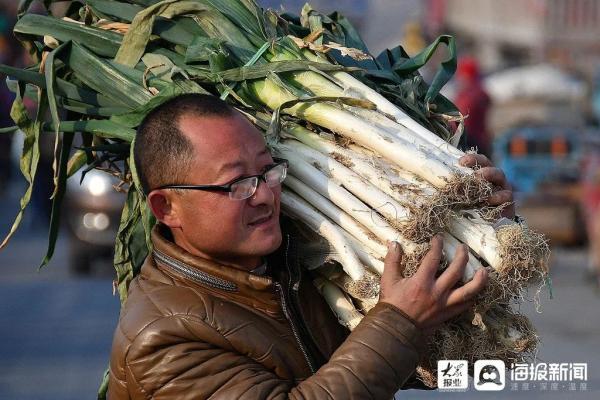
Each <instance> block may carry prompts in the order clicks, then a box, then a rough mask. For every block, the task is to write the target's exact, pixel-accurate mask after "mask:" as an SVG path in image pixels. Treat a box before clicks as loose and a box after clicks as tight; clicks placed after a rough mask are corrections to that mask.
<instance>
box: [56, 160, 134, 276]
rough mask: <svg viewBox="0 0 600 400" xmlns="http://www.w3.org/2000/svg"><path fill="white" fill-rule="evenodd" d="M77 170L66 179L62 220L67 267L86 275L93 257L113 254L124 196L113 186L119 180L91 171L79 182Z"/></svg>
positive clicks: (106, 174)
mask: <svg viewBox="0 0 600 400" xmlns="http://www.w3.org/2000/svg"><path fill="white" fill-rule="evenodd" d="M80 180H81V171H80V172H78V175H75V176H73V177H71V178H69V180H68V181H67V182H68V186H67V193H66V196H65V203H66V204H65V206H64V209H65V210H69V212H68V213H66V215H65V220H66V223H67V226H68V231H69V270H70V271H71V272H72V273H74V274H79V275H87V274H89V273H91V271H92V264H93V262H94V261H95V260H96V259H99V258H103V257H110V259H111V260H112V256H113V254H114V246H115V237H116V234H117V230H118V227H119V221H120V217H121V210H122V209H123V203H124V202H125V195H124V194H123V193H119V192H118V191H116V190H115V189H114V188H113V185H117V184H118V183H119V180H118V179H117V178H116V177H114V176H112V175H110V174H108V173H106V172H103V171H98V170H95V169H94V170H91V171H89V172H87V173H86V174H85V176H84V179H83V181H81V184H80Z"/></svg>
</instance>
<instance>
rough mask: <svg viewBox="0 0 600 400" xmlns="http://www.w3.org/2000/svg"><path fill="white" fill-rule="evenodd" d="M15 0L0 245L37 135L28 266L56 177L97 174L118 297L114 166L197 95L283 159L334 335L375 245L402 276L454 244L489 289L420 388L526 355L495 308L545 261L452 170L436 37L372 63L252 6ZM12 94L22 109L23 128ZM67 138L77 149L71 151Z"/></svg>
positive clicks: (142, 245) (371, 293)
mask: <svg viewBox="0 0 600 400" xmlns="http://www.w3.org/2000/svg"><path fill="white" fill-rule="evenodd" d="M31 2H32V1H31V0H29V1H28V0H25V1H23V2H22V5H21V9H20V15H19V16H20V18H19V20H18V22H17V24H16V26H15V28H14V32H15V34H16V36H17V37H18V38H19V39H20V40H21V41H22V42H23V44H24V45H25V46H26V47H27V49H29V51H30V53H31V55H32V57H33V59H34V60H36V64H35V65H33V66H31V67H29V68H26V69H17V68H12V67H9V66H0V71H1V72H3V73H5V74H7V75H8V76H9V77H10V79H9V80H8V81H7V82H8V84H9V87H10V88H11V89H12V90H13V91H14V92H15V93H16V94H17V99H16V100H15V103H14V105H13V109H12V113H11V115H12V117H13V119H14V120H15V123H16V127H14V129H4V130H3V131H4V132H7V131H11V130H16V129H20V130H21V131H22V132H23V133H24V134H25V145H24V150H23V157H22V163H21V169H22V172H23V174H24V176H25V177H26V179H27V180H28V182H29V188H28V190H27V192H26V193H25V195H24V196H23V199H22V201H21V211H20V213H19V215H18V216H17V219H16V221H15V224H14V225H13V228H12V229H11V232H10V234H9V235H8V237H7V238H6V239H5V241H4V243H3V244H2V246H3V245H4V244H6V241H7V240H8V239H9V237H10V236H11V235H12V233H13V232H14V231H15V229H16V228H17V227H18V225H19V222H20V219H21V216H22V213H23V210H24V208H25V207H26V205H27V203H28V202H29V198H30V195H31V190H32V185H33V183H34V182H33V177H34V175H35V171H36V168H37V162H38V159H39V143H38V141H39V135H40V133H41V132H43V131H50V132H54V133H55V134H56V139H57V141H56V144H57V147H56V151H55V153H56V162H55V192H54V194H53V209H52V217H51V227H50V240H49V247H48V252H47V255H46V257H45V259H44V261H43V264H45V263H47V261H48V260H49V259H50V257H52V253H53V251H54V244H55V242H56V236H57V232H58V221H59V219H60V215H59V212H60V203H61V199H62V197H63V195H64V191H65V182H66V179H67V178H68V177H70V176H71V175H73V174H74V173H75V172H76V171H77V170H79V169H81V168H86V169H87V170H89V169H92V168H101V169H104V170H109V171H111V172H112V173H113V174H117V175H119V176H120V177H121V179H122V180H123V181H124V182H126V183H127V184H129V191H128V196H127V201H126V204H125V207H124V210H123V216H122V220H121V225H120V228H119V233H118V237H117V242H116V248H115V250H116V254H115V267H116V269H117V273H118V283H119V285H118V288H119V293H120V295H121V298H122V300H124V299H125V297H126V294H127V285H128V283H129V282H130V280H131V278H132V277H133V276H135V274H136V273H137V271H138V270H139V267H140V265H141V262H142V261H143V259H144V257H145V256H146V255H147V254H148V249H149V248H150V241H149V231H150V228H151V226H152V225H153V223H154V220H153V218H152V216H151V214H150V212H149V210H148V208H147V206H146V204H145V203H144V201H143V195H142V194H141V192H140V186H139V184H138V180H137V175H136V172H135V168H134V165H133V163H132V162H131V160H132V158H131V157H130V154H131V147H133V146H130V145H131V144H132V143H133V142H134V138H135V128H136V127H137V126H138V125H139V123H140V122H141V120H142V119H143V117H144V116H145V115H146V113H147V112H148V111H149V110H150V109H152V108H153V107H154V106H156V105H157V104H159V103H161V102H163V101H165V100H166V99H169V98H171V97H172V96H174V95H177V94H180V93H190V92H194V93H211V94H213V95H216V96H220V97H221V98H223V99H227V101H229V102H230V103H231V104H233V105H234V106H235V107H236V108H237V109H239V110H240V111H241V112H243V113H244V114H245V115H247V116H248V118H249V119H250V120H251V121H253V122H254V123H255V124H256V126H258V127H259V128H260V129H261V130H262V131H263V132H265V137H266V139H267V142H268V144H269V146H270V147H271V148H272V151H273V152H274V153H275V154H277V155H279V156H282V157H284V158H287V159H288V160H289V161H290V171H289V177H288V178H287V179H286V181H285V182H284V184H285V188H284V191H283V194H282V208H283V211H284V213H286V214H288V215H289V216H291V217H293V218H294V219H296V220H297V221H298V222H299V223H300V224H302V225H303V226H304V227H305V228H308V229H309V230H311V231H312V232H314V233H315V234H317V235H318V237H319V238H320V241H321V242H322V243H324V249H325V250H323V249H321V250H315V251H316V252H317V253H318V252H321V254H325V255H324V257H322V258H321V259H320V261H319V262H314V263H312V264H311V263H307V264H311V265H310V268H314V273H315V276H316V278H315V285H316V286H317V287H318V288H319V290H320V291H321V293H322V294H323V296H324V298H325V299H326V300H327V302H328V303H329V304H330V306H331V307H332V309H333V311H334V312H335V313H336V315H337V316H338V318H339V320H340V322H341V323H342V324H344V325H346V326H347V327H348V328H350V329H353V328H354V327H355V326H356V325H357V324H358V323H359V322H360V320H361V318H362V317H363V315H364V313H365V312H367V311H368V310H369V309H370V308H371V307H373V306H374V305H375V304H376V302H377V296H378V292H379V287H378V281H379V275H381V273H382V271H383V261H382V260H383V257H384V256H385V253H386V246H385V244H386V242H387V241H389V240H396V241H399V242H400V243H401V245H402V247H403V248H404V251H405V253H406V255H407V256H406V257H405V259H404V263H405V264H406V265H405V274H406V275H409V274H412V273H414V271H415V269H416V268H417V267H418V265H419V260H420V258H421V257H422V255H423V254H424V252H425V251H426V250H427V246H428V245H427V243H428V241H429V239H430V238H431V237H432V236H433V235H434V234H436V233H438V232H442V233H443V236H444V253H445V256H446V258H447V259H451V258H452V256H453V255H454V253H455V251H456V249H457V246H459V244H460V243H461V242H462V243H465V244H467V245H468V247H469V248H470V257H469V263H468V266H467V269H466V272H465V275H464V277H463V280H464V281H468V280H469V279H471V278H472V277H473V275H474V273H475V271H476V270H478V269H480V268H488V269H489V270H490V276H491V281H490V283H489V285H488V289H487V291H486V293H484V295H482V296H481V297H480V299H479V301H478V303H477V304H476V306H475V308H474V309H473V310H472V312H471V313H470V315H466V316H462V317H460V318H457V319H455V320H453V321H451V322H449V323H447V324H445V325H444V326H443V327H442V328H440V329H439V330H438V331H437V333H435V334H434V335H433V336H432V338H431V342H430V353H429V355H428V357H427V359H424V360H422V363H421V366H420V367H419V373H420V375H421V377H422V379H423V380H424V381H425V382H426V383H427V384H429V385H435V364H436V363H435V360H436V359H441V358H445V359H452V358H461V359H465V358H466V359H469V360H471V361H474V360H476V359H479V358H500V359H503V360H505V361H508V362H511V361H517V360H521V359H523V358H524V357H527V356H528V355H530V354H531V352H532V351H533V350H534V349H535V347H536V344H537V337H536V336H535V333H534V331H533V328H532V327H531V326H530V324H529V322H528V321H527V319H526V318H524V317H523V316H520V315H518V314H517V313H515V312H513V311H512V310H511V309H510V306H509V303H510V302H511V301H514V300H515V299H521V298H522V297H523V296H524V293H525V290H526V289H527V286H528V285H529V284H531V283H532V282H533V281H540V282H542V281H543V280H544V279H545V278H546V276H547V257H548V247H547V244H546V242H545V241H544V239H543V237H542V236H541V235H539V234H537V233H535V232H533V231H531V230H529V229H528V228H527V227H526V226H524V225H521V224H517V223H514V222H512V221H508V220H506V219H502V218H500V217H499V215H500V214H499V210H498V209H489V208H486V207H485V206H483V204H484V203H483V199H485V198H486V197H487V196H489V194H490V193H491V190H492V188H491V186H490V184H489V183H487V182H485V181H483V180H482V179H481V178H479V177H478V175H476V174H475V173H474V171H473V170H472V169H468V168H464V167H461V166H459V165H458V159H459V158H460V157H461V156H462V155H463V154H464V153H463V152H462V151H460V150H458V149H457V148H456V147H455V146H454V144H456V141H457V139H458V138H460V126H461V124H460V115H459V114H458V113H457V112H456V109H455V107H454V106H453V105H452V103H450V102H449V101H448V100H447V99H445V98H444V97H443V96H442V95H440V94H439V89H440V88H441V86H442V85H443V84H444V83H445V82H446V81H447V80H448V79H449V78H450V77H451V75H452V73H453V70H454V68H455V67H456V59H455V55H454V42H453V39H452V38H450V37H448V36H442V37H440V38H438V40H436V42H434V43H433V44H432V45H431V46H429V47H428V48H427V49H425V50H424V51H423V52H422V53H421V54H419V55H418V56H416V57H413V58H409V57H408V56H407V55H406V53H404V51H403V50H402V49H401V47H397V48H395V49H392V50H387V51H386V52H384V53H382V54H381V55H380V56H378V57H377V58H374V57H372V56H371V55H370V54H369V52H368V50H367V48H366V46H365V45H364V43H363V42H362V41H361V39H360V37H359V36H358V34H357V33H356V31H355V30H354V28H353V27H352V25H350V23H349V22H348V21H347V20H346V19H345V18H344V17H342V16H340V15H339V14H337V13H334V14H332V15H331V16H324V15H321V14H319V13H317V12H316V11H314V10H312V9H311V8H310V7H309V6H305V7H304V8H303V10H302V14H301V16H300V17H295V16H291V15H287V14H281V15H280V14H277V13H276V12H274V11H271V10H262V9H261V8H259V7H258V6H257V5H256V4H255V3H254V1H253V0H163V1H156V0H129V1H125V0H121V1H116V0H79V1H73V2H72V4H71V6H70V8H69V9H68V11H67V14H66V16H64V17H61V18H59V17H56V16H52V14H51V10H52V7H50V8H49V10H50V15H47V16H42V15H35V14H31V13H28V12H27V10H28V7H29V4H30V3H31ZM52 2H53V1H51V0H46V1H44V3H45V4H46V5H47V6H50V5H51V4H50V3H52ZM441 43H445V44H447V45H448V48H449V50H450V58H449V59H448V60H447V61H445V62H444V63H442V66H441V68H440V70H439V71H438V74H437V75H436V77H435V78H434V80H433V82H432V84H431V85H427V84H426V83H425V82H423V80H422V78H421V76H420V75H419V74H418V72H417V70H418V68H420V67H421V66H422V65H423V64H424V63H425V62H427V60H428V59H429V57H431V54H433V52H434V51H435V49H436V47H437V46H438V45H439V44H441ZM25 97H30V98H33V99H34V100H35V101H36V103H37V106H38V112H37V115H36V117H35V119H33V120H32V119H30V118H29V116H28V115H27V112H26V110H25V107H24V104H23V99H24V98H25ZM46 110H49V111H50V120H49V121H46V120H45V119H44V118H45V115H46ZM456 121H458V124H455V122H456ZM452 126H458V127H459V129H457V130H456V131H455V132H453V129H451V127H452ZM76 134H78V135H81V137H82V141H83V147H82V148H77V149H74V148H73V139H74V136H75V135H76ZM451 142H452V143H451ZM119 166H124V167H119ZM323 252H324V253H323ZM318 258H319V257H316V259H318Z"/></svg>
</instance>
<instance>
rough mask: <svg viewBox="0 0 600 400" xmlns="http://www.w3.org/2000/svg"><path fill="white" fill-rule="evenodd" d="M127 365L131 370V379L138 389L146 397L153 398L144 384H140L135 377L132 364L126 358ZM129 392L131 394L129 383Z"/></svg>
mask: <svg viewBox="0 0 600 400" xmlns="http://www.w3.org/2000/svg"><path fill="white" fill-rule="evenodd" d="M125 367H126V368H127V369H128V370H129V372H130V374H131V379H132V380H133V383H134V384H135V386H136V387H137V388H138V390H139V391H140V392H141V393H142V394H143V395H144V397H145V398H147V399H151V398H152V396H151V395H150V394H149V393H147V392H146V391H145V390H144V388H143V387H142V385H140V383H139V382H138V381H137V379H136V378H135V375H134V374H133V371H132V370H131V366H130V365H129V363H128V362H127V359H125ZM126 376H127V375H126ZM127 393H128V394H129V385H127Z"/></svg>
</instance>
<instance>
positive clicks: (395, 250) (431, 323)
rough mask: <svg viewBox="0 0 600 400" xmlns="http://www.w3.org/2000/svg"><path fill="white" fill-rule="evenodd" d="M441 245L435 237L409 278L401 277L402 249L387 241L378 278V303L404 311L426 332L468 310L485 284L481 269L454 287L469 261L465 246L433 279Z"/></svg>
mask: <svg viewBox="0 0 600 400" xmlns="http://www.w3.org/2000/svg"><path fill="white" fill-rule="evenodd" d="M442 245H443V243H442V237H441V236H439V235H437V236H435V237H434V238H433V239H432V240H431V249H430V250H429V252H428V253H427V254H426V255H425V257H424V258H423V260H422V261H421V265H420V266H419V269H418V270H417V272H416V273H415V274H414V275H413V276H411V277H410V278H403V277H402V268H401V267H400V262H401V260H402V255H403V253H402V250H401V248H400V245H399V244H398V243H397V242H390V245H389V246H388V253H387V255H386V257H385V264H384V270H383V275H382V276H381V293H380V296H379V299H380V301H382V302H386V303H389V304H392V305H394V306H395V307H397V308H399V309H400V310H402V311H404V312H405V313H406V314H407V315H408V316H409V317H411V318H412V319H413V320H414V321H415V322H416V323H417V325H418V327H419V328H421V329H422V330H424V331H425V332H429V331H431V330H433V329H434V328H436V327H437V326H438V325H440V324H441V323H442V322H444V321H446V320H448V319H450V318H452V317H454V316H456V315H458V314H460V313H462V312H464V311H466V310H467V309H468V308H469V307H471V306H472V305H473V299H474V298H475V296H476V295H477V293H479V292H480V291H481V290H482V289H483V287H484V286H485V284H486V282H487V272H486V271H485V269H481V270H479V271H477V273H476V274H475V276H474V277H473V279H472V280H471V281H469V282H468V283H466V284H464V285H462V286H460V285H459V286H458V287H456V286H457V283H459V282H460V279H461V277H462V276H463V272H464V270H465V266H466V264H467V261H468V259H469V255H468V251H467V247H466V246H464V245H462V246H461V247H459V249H458V251H457V252H456V254H455V256H454V259H453V260H452V262H451V263H450V265H449V266H448V268H447V269H446V270H445V271H444V272H443V273H442V274H441V275H440V276H439V277H438V278H436V276H435V275H436V272H437V270H438V267H439V264H440V260H441V257H442Z"/></svg>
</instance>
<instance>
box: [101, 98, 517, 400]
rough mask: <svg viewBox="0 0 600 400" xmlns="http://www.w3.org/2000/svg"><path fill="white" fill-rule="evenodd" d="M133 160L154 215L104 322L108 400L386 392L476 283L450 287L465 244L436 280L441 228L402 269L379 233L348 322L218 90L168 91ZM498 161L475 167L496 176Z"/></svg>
mask: <svg viewBox="0 0 600 400" xmlns="http://www.w3.org/2000/svg"><path fill="white" fill-rule="evenodd" d="M482 160H483V159H482ZM467 161H468V162H470V163H473V162H475V161H477V159H476V157H472V159H470V160H467ZM479 161H481V160H479ZM135 163H136V167H137V170H138V172H139V175H140V179H141V182H142V185H143V189H144V190H145V192H146V193H147V201H148V204H149V205H150V208H151V209H152V212H153V213H154V215H155V216H156V218H157V220H158V221H159V222H160V223H159V224H158V225H157V226H156V227H155V228H154V230H153V232H152V241H153V245H154V250H153V253H152V254H151V255H150V256H149V257H148V258H147V259H146V261H145V264H144V265H143V267H142V269H141V272H140V275H139V276H138V277H137V278H136V279H134V281H133V282H132V283H131V286H130V288H129V297H128V300H127V302H126V304H125V305H124V308H123V310H122V313H121V318H120V321H119V325H118V327H117V329H116V332H115V336H114V342H113V349H112V355H111V363H110V381H109V391H108V395H109V399H111V400H115V399H142V398H144V399H147V398H155V399H203V398H211V399H238V398H248V399H262V398H287V397H291V398H302V399H324V398H336V399H369V398H374V399H375V398H376V399H379V398H383V399H389V398H392V397H393V394H394V393H395V392H396V391H397V390H398V388H400V387H401V386H402V385H403V383H404V382H405V381H406V380H407V379H408V378H409V377H410V376H411V375H412V374H413V373H414V370H415V366H416V365H417V361H418V359H419V356H420V355H421V354H422V351H423V348H422V343H423V339H424V334H425V333H426V332H427V331H429V330H431V329H433V328H434V327H436V326H438V325H439V324H440V323H441V322H443V321H445V320H447V319H449V318H451V317H453V316H455V315H458V314H459V313H461V312H463V311H465V310H466V309H467V308H468V307H469V306H470V305H471V304H472V301H473V298H474V296H475V295H476V294H477V293H478V292H479V291H481V289H482V288H483V287H484V285H485V282H486V275H485V272H484V271H482V272H480V273H478V274H476V275H475V278H474V279H473V280H472V281H471V282H469V283H467V284H464V285H462V286H461V285H460V283H459V279H460V277H461V276H462V271H463V269H464V267H465V264H466V261H467V257H468V256H467V252H466V249H465V248H461V249H460V250H459V251H458V252H457V255H456V256H455V258H454V260H453V261H452V262H451V264H450V266H449V267H448V269H447V270H446V271H445V272H444V273H443V274H441V275H440V276H439V277H438V278H435V273H436V271H437V269H438V264H439V261H440V257H441V240H440V239H439V238H435V239H434V240H433V241H432V244H431V246H432V249H431V251H430V252H429V253H428V254H427V255H426V257H425V259H424V260H423V262H422V265H421V267H420V269H419V272H417V274H416V275H415V276H413V277H411V278H407V279H404V278H402V275H401V270H400V267H399V264H400V263H399V262H400V260H401V257H402V252H401V249H400V247H399V245H398V244H397V243H390V245H389V253H388V255H387V257H386V260H385V272H384V275H383V277H382V278H381V295H380V301H379V303H378V305H377V306H376V307H374V308H373V309H372V310H371V311H370V312H369V313H368V315H367V316H366V317H365V318H364V320H363V321H362V322H361V323H360V324H359V326H358V327H357V328H356V329H355V330H354V331H353V332H352V333H349V332H347V331H346V330H345V328H342V327H341V325H340V324H339V323H338V322H337V321H336V319H335V318H334V317H333V315H332V313H331V311H330V310H329V308H328V306H327V305H326V304H325V303H324V302H323V300H322V298H321V296H320V295H319V294H318V293H317V292H316V291H315V288H314V287H313V285H312V283H311V281H310V280H309V279H308V277H307V273H306V271H303V270H302V269H301V268H300V262H301V260H300V258H299V256H298V254H297V252H296V244H297V242H298V241H299V240H302V239H301V237H300V236H299V233H298V232H297V231H295V230H294V228H293V227H292V226H291V224H288V223H287V222H283V221H282V224H281V225H280V220H279V212H280V203H279V200H280V195H281V181H282V180H283V178H284V177H285V170H286V164H285V162H284V161H281V160H274V159H273V158H272V157H271V155H270V154H269V151H268V150H267V148H266V146H265V142H264V140H263V138H262V136H261V134H260V132H259V131H258V130H257V129H256V128H255V127H254V126H253V125H252V124H251V123H250V122H249V121H248V120H246V119H245V118H244V117H243V116H242V115H241V114H240V113H238V112H237V111H235V110H233V109H232V108H230V107H229V106H228V105H226V104H225V103H224V102H222V101H220V100H219V99H217V98H216V97H211V96H204V95H196V94H191V95H183V96H180V97H177V98H174V99H171V100H169V101H167V102H166V103H164V104H162V105H161V106H159V107H158V108H156V109H155V110H153V111H152V112H151V113H150V114H149V115H148V116H147V117H146V118H145V120H144V121H143V123H142V124H141V126H140V128H139V130H138V136H137V138H136V145H135ZM498 172H499V171H498V170H496V169H495V168H483V169H482V173H484V174H487V175H489V176H488V179H491V180H494V179H495V180H496V183H498V184H500V185H502V184H503V182H502V179H503V177H502V176H501V175H498ZM498 179H500V180H498ZM504 183H505V182H504ZM496 196H497V199H496V201H500V200H504V199H505V198H506V196H510V190H509V189H506V190H504V191H503V192H498V193H496ZM281 226H283V227H284V230H283V233H282V229H281Z"/></svg>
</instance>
